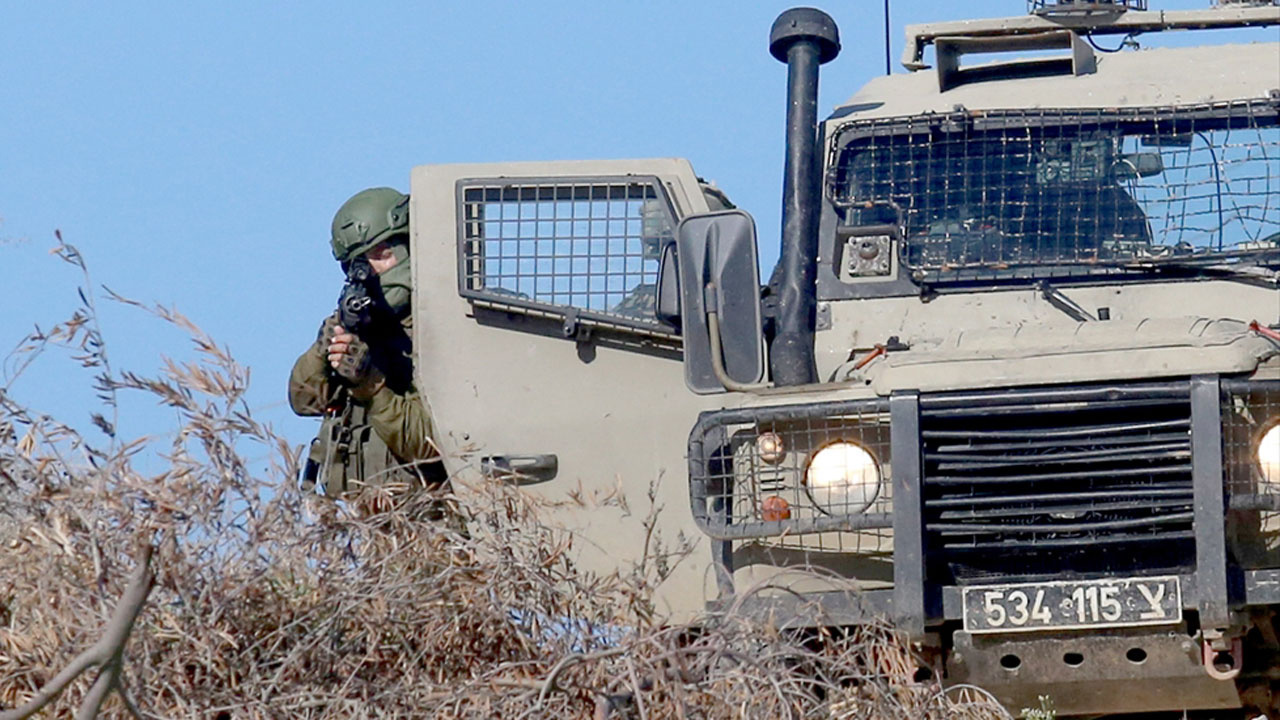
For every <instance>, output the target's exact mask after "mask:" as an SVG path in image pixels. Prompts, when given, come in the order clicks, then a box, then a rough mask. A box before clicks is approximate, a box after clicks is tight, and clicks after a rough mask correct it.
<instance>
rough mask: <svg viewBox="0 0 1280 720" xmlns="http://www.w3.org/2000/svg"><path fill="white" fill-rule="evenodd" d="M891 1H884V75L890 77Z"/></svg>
mask: <svg viewBox="0 0 1280 720" xmlns="http://www.w3.org/2000/svg"><path fill="white" fill-rule="evenodd" d="M891 73H892V70H890V68H889V0H884V74H885V75H889V74H891Z"/></svg>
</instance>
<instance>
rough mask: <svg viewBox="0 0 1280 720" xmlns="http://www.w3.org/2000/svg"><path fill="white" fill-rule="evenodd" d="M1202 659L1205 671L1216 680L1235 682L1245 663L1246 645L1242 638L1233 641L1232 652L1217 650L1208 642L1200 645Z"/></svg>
mask: <svg viewBox="0 0 1280 720" xmlns="http://www.w3.org/2000/svg"><path fill="white" fill-rule="evenodd" d="M1200 659H1201V661H1202V662H1204V671H1205V672H1207V673H1209V677H1211V678H1213V679H1214V680H1234V679H1235V677H1236V676H1237V675H1239V674H1240V667H1241V665H1243V663H1244V643H1243V641H1242V640H1241V638H1238V637H1236V638H1232V639H1231V649H1230V650H1215V649H1214V648H1213V645H1212V644H1210V643H1209V642H1208V641H1207V640H1206V641H1201V643H1200Z"/></svg>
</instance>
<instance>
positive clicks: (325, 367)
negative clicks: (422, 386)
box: [289, 319, 444, 497]
mask: <svg viewBox="0 0 1280 720" xmlns="http://www.w3.org/2000/svg"><path fill="white" fill-rule="evenodd" d="M403 325H404V328H405V331H406V332H411V331H412V323H411V322H410V321H409V320H408V319H406V320H405V321H404V322H403ZM327 353H328V340H327V338H325V337H324V334H323V333H321V336H320V337H317V338H316V342H315V343H313V344H312V345H311V347H309V348H307V350H306V352H304V353H302V355H301V356H299V357H298V360H297V361H296V362H295V363H294V364H293V372H292V373H291V374H290V375H289V405H290V406H291V407H292V408H293V411H294V412H295V413H297V414H299V415H303V416H320V415H324V416H325V421H324V422H323V423H322V424H321V427H320V434H319V436H318V437H317V438H316V439H315V440H314V441H313V442H312V446H311V452H310V455H309V460H310V461H311V462H312V463H314V467H316V469H317V471H318V473H317V475H318V477H316V478H312V479H311V480H312V482H314V481H316V480H319V481H320V482H321V484H322V485H323V486H324V491H325V494H326V495H329V496H331V497H338V496H340V495H342V494H343V493H345V492H349V491H354V490H358V489H359V488H360V487H361V486H362V485H383V484H387V483H408V484H410V485H434V484H438V483H439V482H440V481H441V480H443V477H444V471H443V468H442V466H441V463H440V456H439V452H438V451H437V450H436V446H435V443H434V442H433V441H432V436H433V435H434V429H433V427H432V424H431V417H430V415H429V414H428V413H427V409H426V406H425V404H424V403H423V402H422V399H421V398H420V397H419V395H418V391H417V389H416V388H415V387H414V386H413V383H412V380H411V379H405V380H404V381H403V382H400V383H396V382H388V381H387V379H386V378H385V376H384V375H383V374H382V373H381V372H377V371H374V372H370V373H369V377H367V378H366V379H365V380H363V381H362V382H360V383H359V384H358V385H356V386H355V387H345V386H343V385H341V384H340V383H339V382H337V381H336V380H335V379H334V377H333V374H332V373H331V372H330V369H329V364H328V357H327ZM408 360H409V361H410V362H411V359H408ZM397 386H399V387H397Z"/></svg>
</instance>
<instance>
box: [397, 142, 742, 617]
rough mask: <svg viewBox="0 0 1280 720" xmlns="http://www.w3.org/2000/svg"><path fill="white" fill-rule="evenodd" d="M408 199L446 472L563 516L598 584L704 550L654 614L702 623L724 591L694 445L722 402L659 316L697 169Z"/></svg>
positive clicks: (425, 179) (530, 177)
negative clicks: (699, 504) (494, 484)
mask: <svg viewBox="0 0 1280 720" xmlns="http://www.w3.org/2000/svg"><path fill="white" fill-rule="evenodd" d="M411 196H412V208H411V223H412V228H411V231H412V242H413V250H412V258H413V270H414V279H415V294H414V314H415V315H414V320H415V324H414V342H415V353H416V359H417V363H416V372H417V384H418V387H419V388H420V389H421V390H422V392H423V394H424V396H425V397H426V399H427V402H428V404H429V406H430V410H431V414H432V417H433V419H434V422H435V425H436V428H437V435H438V437H437V438H436V440H437V442H438V444H439V445H440V449H441V451H442V453H443V455H444V458H445V465H446V469H447V470H448V471H449V472H450V473H451V475H452V476H453V477H455V478H457V479H458V480H459V481H460V482H459V484H465V483H466V482H471V481H475V480H477V479H479V478H480V477H482V476H483V475H485V474H488V475H491V476H492V475H498V476H502V477H505V478H506V481H508V482H512V483H515V484H518V485H521V486H522V487H523V488H524V489H525V490H527V491H528V492H531V493H535V494H537V495H540V496H542V497H544V498H546V499H548V500H551V501H553V502H554V503H555V505H554V507H552V508H550V509H548V511H547V512H548V516H547V519H548V521H549V522H553V523H554V524H556V525H558V526H562V527H564V528H566V529H568V530H569V531H571V532H572V533H573V534H574V537H575V540H574V545H575V550H576V552H577V553H578V560H579V563H580V564H581V565H582V566H584V567H585V568H586V569H588V570H592V571H598V572H608V571H611V570H613V569H614V568H625V567H626V566H627V564H628V563H632V562H638V561H639V559H640V557H641V556H642V554H643V553H645V552H646V550H647V551H648V552H653V551H654V541H655V540H657V539H659V538H660V539H661V542H663V543H665V544H666V546H667V547H672V546H674V545H675V544H676V543H678V542H679V541H681V540H685V541H690V542H696V543H697V545H696V547H695V548H694V549H693V551H692V553H691V554H690V556H689V557H688V558H686V559H685V560H684V561H683V562H682V563H681V564H680V565H678V566H677V568H676V570H675V571H674V573H673V574H672V575H671V576H670V577H669V579H668V580H667V581H666V582H665V583H664V584H663V586H662V587H661V588H660V589H659V598H660V600H661V602H662V606H664V607H665V609H667V610H669V611H670V612H672V613H674V615H675V616H676V617H681V616H684V615H686V614H687V613H690V612H696V611H697V610H700V609H701V608H702V607H703V603H704V599H705V597H709V596H711V591H710V588H711V587H712V586H713V585H714V580H713V579H712V578H711V577H710V573H709V572H708V566H709V564H710V559H711V558H710V550H709V543H708V542H707V540H706V538H705V537H704V536H703V535H702V533H700V532H699V531H698V530H697V528H696V526H695V525H694V523H693V519H692V516H691V514H690V510H689V493H688V485H687V475H688V473H687V465H686V452H687V451H686V446H687V441H688V435H689V430H690V428H691V427H692V425H693V423H694V421H695V419H696V417H697V414H698V412H699V411H700V410H701V409H705V408H707V407H710V406H712V405H717V404H718V403H719V397H720V396H712V397H710V398H708V397H699V396H695V395H694V394H693V393H691V392H689V391H688V390H687V389H686V387H685V381H684V374H683V373H684V371H683V368H682V365H681V339H680V334H679V332H678V331H677V330H676V329H675V328H674V327H672V326H669V325H665V324H663V323H662V322H660V321H659V320H658V319H657V317H656V316H655V314H654V311H653V310H654V297H655V289H656V284H657V276H658V269H659V261H660V258H659V255H660V252H661V250H662V248H663V246H664V245H665V244H667V243H670V242H672V236H673V231H674V229H675V226H676V223H678V222H679V220H680V218H682V217H684V216H686V215H689V214H692V213H699V212H706V211H707V210H708V206H707V200H706V199H705V198H704V195H703V192H702V190H701V189H700V185H699V181H698V179H697V177H696V176H695V175H694V172H693V168H692V167H691V166H690V164H689V163H688V162H687V161H685V160H680V159H654V160H623V161H585V162H550V163H503V164H482V165H481V164H468V165H430V166H422V167H418V168H415V169H414V171H413V177H412V189H411ZM651 486H652V488H653V490H654V493H655V494H654V499H653V502H652V504H653V505H656V506H658V507H660V508H661V510H660V512H659V513H658V515H657V522H656V526H655V527H654V528H653V530H654V532H653V533H650V532H649V528H648V527H646V522H645V521H646V517H647V516H648V514H649V510H650V507H651V503H650V500H649V496H648V493H649V492H650V488H651ZM704 588H705V590H704Z"/></svg>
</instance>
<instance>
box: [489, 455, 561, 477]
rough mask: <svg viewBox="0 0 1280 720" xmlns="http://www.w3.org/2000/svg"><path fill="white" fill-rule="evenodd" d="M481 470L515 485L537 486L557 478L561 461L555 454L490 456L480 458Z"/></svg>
mask: <svg viewBox="0 0 1280 720" xmlns="http://www.w3.org/2000/svg"><path fill="white" fill-rule="evenodd" d="M480 470H481V471H482V472H484V474H486V475H489V476H491V477H496V478H499V479H501V480H505V481H507V482H510V483H513V484H515V485H536V484H537V483H544V482H547V481H548V480H552V479H554V478H555V476H556V473H557V472H559V470H560V460H559V458H557V457H556V455H555V453H542V454H538V455H489V456H487V457H482V458H480Z"/></svg>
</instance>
